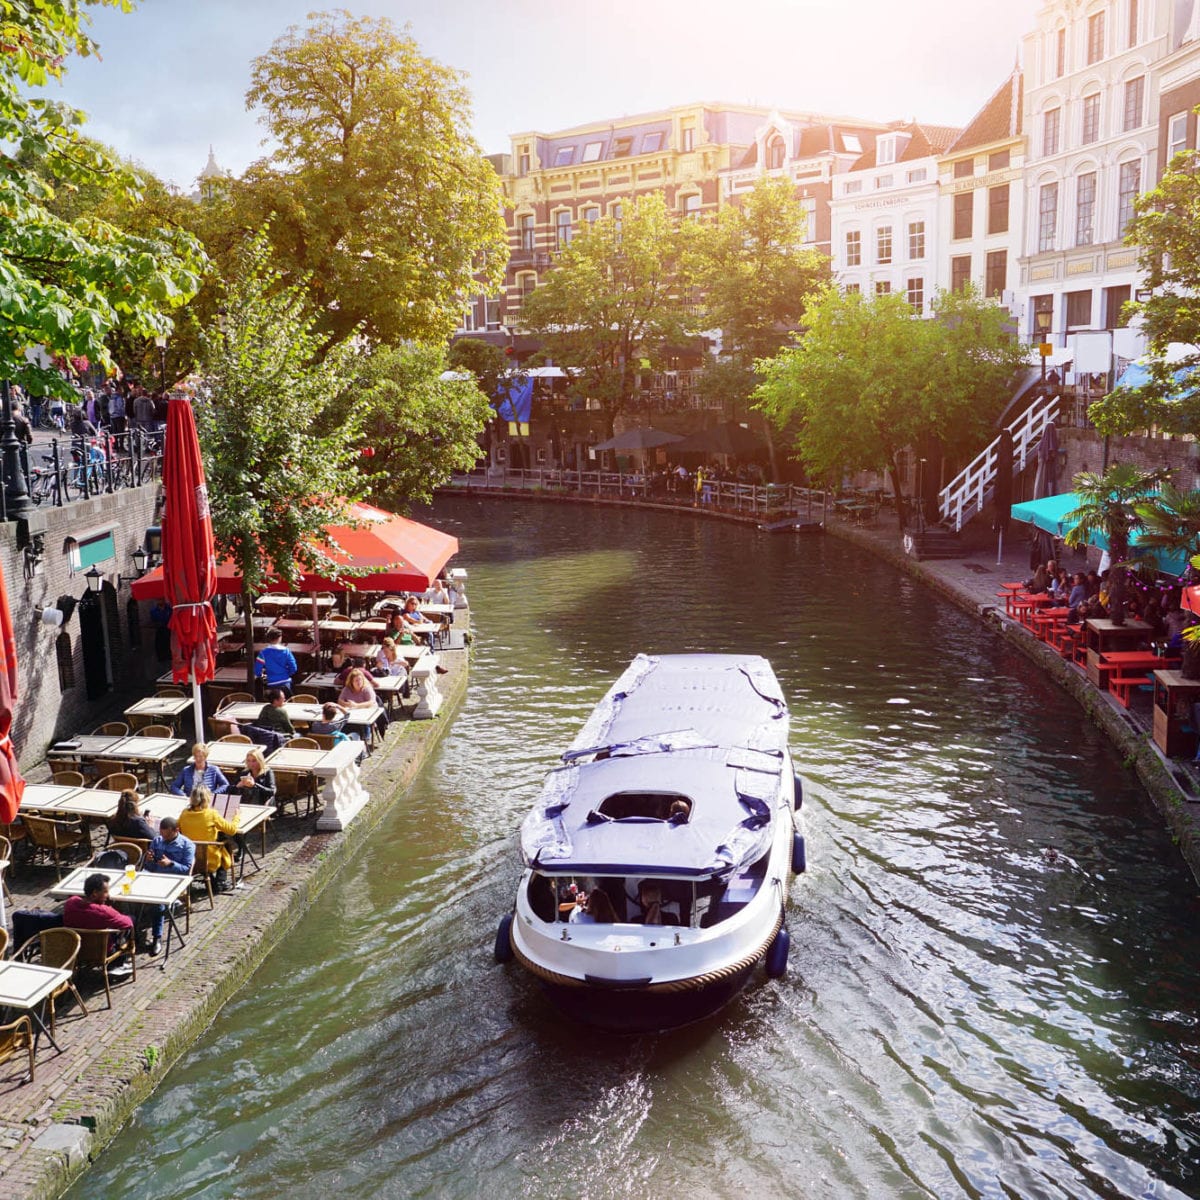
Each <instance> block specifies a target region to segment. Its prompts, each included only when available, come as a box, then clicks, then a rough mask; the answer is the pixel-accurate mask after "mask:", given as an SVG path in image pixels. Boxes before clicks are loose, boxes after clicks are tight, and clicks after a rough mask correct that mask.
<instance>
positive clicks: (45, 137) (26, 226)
mask: <svg viewBox="0 0 1200 1200" xmlns="http://www.w3.org/2000/svg"><path fill="white" fill-rule="evenodd" d="M95 3H97V4H104V5H106V6H107V7H111V8H117V9H121V10H123V11H129V9H130V8H131V7H132V5H131V3H130V0H95ZM86 20H87V17H86V13H85V11H84V10H83V8H82V6H81V5H80V4H78V3H76V2H75V0H38V2H37V3H29V2H27V0H5V2H4V3H3V4H0V43H2V44H3V49H4V53H3V54H2V55H0V142H2V143H5V144H7V145H10V146H12V147H13V148H14V153H13V154H12V155H11V156H6V157H4V159H3V163H2V169H0V360H2V361H3V363H4V366H3V368H2V369H3V371H4V372H5V373H6V374H7V375H8V377H9V378H11V379H13V380H15V381H17V382H20V383H23V384H25V385H27V386H28V387H29V388H30V389H31V390H32V391H34V392H35V393H59V394H66V393H67V392H68V384H67V383H66V382H65V381H64V380H63V379H62V377H61V376H60V375H59V374H58V372H57V371H54V370H51V369H47V368H43V367H40V366H39V365H37V363H36V362H32V361H30V360H29V359H28V358H27V357H26V355H27V352H29V351H32V350H34V349H35V348H37V347H44V348H45V349H46V350H47V351H49V352H50V353H51V354H52V355H63V356H66V357H69V358H79V357H84V358H87V359H88V360H89V361H91V362H99V363H101V364H104V365H106V366H107V365H111V364H112V357H111V352H110V348H109V345H108V339H109V336H110V334H111V333H112V332H113V331H114V330H115V329H117V328H119V327H120V328H124V329H126V330H129V331H132V332H134V333H137V334H139V335H142V336H149V337H153V336H155V335H156V334H167V333H169V332H170V330H171V327H172V323H171V318H170V316H169V313H170V312H171V311H172V310H173V309H176V308H178V307H180V306H181V305H183V304H185V303H186V302H187V301H188V300H189V299H190V298H191V296H192V295H194V294H195V292H196V290H197V288H198V287H199V274H200V272H201V270H202V269H203V267H204V262H205V260H204V255H203V251H202V250H201V248H200V246H199V243H198V242H197V241H196V240H195V239H194V238H192V237H190V236H189V235H188V234H186V233H184V232H182V231H180V230H177V229H164V228H147V229H145V230H143V231H141V232H138V233H133V232H130V231H128V230H126V229H123V228H121V227H119V226H117V225H116V224H114V223H113V222H111V221H109V220H105V219H104V218H103V217H101V216H99V215H96V214H95V213H92V212H82V213H80V214H78V215H73V214H70V213H65V214H60V213H59V212H56V211H55V208H54V200H55V193H56V188H89V189H98V190H100V191H102V192H106V193H114V192H120V193H122V194H124V195H125V196H126V197H128V198H130V199H131V200H136V198H137V196H138V194H139V184H140V181H139V179H138V177H137V176H136V174H134V173H133V172H132V171H130V170H129V169H128V168H127V167H125V166H124V165H123V164H121V163H119V162H118V161H116V160H115V159H114V158H113V157H112V156H111V155H109V154H108V153H107V152H105V151H104V150H103V148H101V147H99V146H98V145H97V144H96V143H94V142H89V141H87V140H86V139H84V138H83V137H82V136H81V134H80V126H81V125H82V123H83V120H84V115H83V113H81V112H79V111H78V110H76V109H72V108H70V107H69V106H67V105H65V104H62V103H60V102H58V101H55V100H51V99H48V98H46V97H45V96H43V95H40V94H38V89H39V88H41V87H43V86H45V85H46V84H47V83H49V82H50V81H52V80H57V79H60V78H61V77H62V75H63V73H64V71H65V63H66V61H67V59H68V58H69V57H70V56H71V55H73V54H74V55H81V56H84V55H89V54H92V53H94V51H95V45H94V43H93V42H92V40H91V39H90V38H89V37H88V36H87V33H86V30H85V23H86Z"/></svg>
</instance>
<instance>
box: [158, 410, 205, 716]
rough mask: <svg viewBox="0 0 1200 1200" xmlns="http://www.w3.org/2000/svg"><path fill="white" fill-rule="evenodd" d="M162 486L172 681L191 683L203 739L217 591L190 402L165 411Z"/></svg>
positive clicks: (163, 545) (194, 420)
mask: <svg viewBox="0 0 1200 1200" xmlns="http://www.w3.org/2000/svg"><path fill="white" fill-rule="evenodd" d="M163 487H164V489H165V495H166V509H165V511H164V513H163V522H162V550H163V562H162V583H163V595H165V596H166V599H167V603H168V604H170V605H171V678H172V679H174V680H175V682H176V683H186V682H188V680H189V679H190V680H191V683H192V695H193V698H194V701H195V708H196V736H197V737H198V738H200V737H203V736H204V722H203V714H202V713H201V711H200V685H201V684H202V683H207V682H208V681H209V680H210V679H212V677H213V672H214V671H215V669H216V645H217V620H216V617H215V616H214V615H213V610H212V603H211V601H212V598H213V595H214V594H215V592H216V588H217V564H216V557H215V554H214V550H213V531H212V516H211V515H210V513H209V508H208V485H207V483H206V482H205V479H204V464H203V463H202V462H201V461H200V441H199V439H198V438H197V436H196V418H195V416H194V415H193V414H192V405H191V401H189V400H183V399H174V400H172V401H171V402H170V404H169V405H168V407H167V441H166V447H165V449H164V451H163Z"/></svg>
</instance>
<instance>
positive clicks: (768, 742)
mask: <svg viewBox="0 0 1200 1200" xmlns="http://www.w3.org/2000/svg"><path fill="white" fill-rule="evenodd" d="M787 739H788V713H787V705H786V703H785V702H784V699H783V694H782V692H781V691H780V689H779V683H778V681H777V680H776V678H775V675H774V672H773V671H772V670H771V666H770V664H769V663H768V662H767V661H766V659H764V658H760V657H757V656H753V655H733V654H678V655H664V656H662V657H657V658H651V657H648V656H646V655H639V656H638V657H637V658H636V659H635V660H634V661H633V662H632V663H631V664H630V666H629V667H628V669H627V670H626V671H625V673H624V674H623V675H622V676H621V678H620V679H618V680H617V682H616V683H615V684H613V686H612V688H611V689H610V690H609V692H608V694H607V695H606V696H605V697H604V699H603V700H601V701H600V703H599V704H598V705H597V706H596V709H595V710H594V711H593V713H592V715H591V716H590V717H589V718H588V721H587V723H586V724H585V725H584V727H583V729H582V730H581V731H580V733H579V735H578V736H577V737H576V739H575V741H574V743H573V744H572V746H571V748H570V749H569V750H568V751H567V752H566V753H565V754H564V755H563V763H564V765H563V766H561V767H558V768H556V769H555V770H553V771H551V773H550V776H549V778H548V779H547V780H546V783H545V786H544V787H543V789H542V794H541V796H540V797H539V799H538V802H537V804H535V805H534V808H533V811H532V812H531V813H530V814H529V816H528V817H527V818H526V819H525V823H524V824H523V826H522V827H521V853H522V856H523V858H524V860H525V864H526V865H527V866H529V867H534V868H537V869H540V870H544V871H548V872H553V873H555V874H581V875H634V874H647V875H650V874H653V875H664V876H680V877H691V878H709V877H712V876H718V877H723V876H725V875H728V874H729V873H731V872H733V871H734V870H735V869H737V868H738V867H739V866H741V865H744V864H748V863H750V862H753V861H754V860H755V859H756V858H758V857H761V855H762V854H763V853H765V852H766V850H767V848H768V847H769V845H770V842H771V837H772V831H771V823H772V816H773V813H774V811H775V804H776V799H777V797H778V794H779V787H780V778H779V777H780V773H781V772H782V770H783V767H784V763H785V762H786V760H787ZM660 797H661V803H660V804H657V805H656V804H655V800H656V798H660ZM677 798H682V799H684V800H686V801H687V802H688V804H689V806H690V809H689V812H688V813H687V817H686V819H685V820H681V819H678V818H676V819H668V818H666V816H665V814H666V812H667V809H668V808H669V805H670V802H671V801H673V800H675V799H677ZM639 808H640V810H641V811H639ZM654 810H656V811H657V812H658V814H659V815H647V814H648V813H649V812H651V811H654Z"/></svg>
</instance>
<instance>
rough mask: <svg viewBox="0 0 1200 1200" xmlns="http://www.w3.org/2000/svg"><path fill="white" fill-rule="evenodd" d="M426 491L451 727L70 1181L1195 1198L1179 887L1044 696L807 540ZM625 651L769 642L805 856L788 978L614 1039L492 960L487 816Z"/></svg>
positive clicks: (1129, 800)
mask: <svg viewBox="0 0 1200 1200" xmlns="http://www.w3.org/2000/svg"><path fill="white" fill-rule="evenodd" d="M435 516H436V520H437V523H438V524H439V525H442V526H444V527H446V528H447V529H450V530H451V531H452V532H454V533H456V534H457V535H458V536H459V537H460V539H461V540H462V543H463V556H462V557H463V560H464V561H465V562H466V563H467V564H468V566H469V567H470V569H471V578H470V586H469V593H470V597H471V608H472V622H473V625H474V628H475V630H476V643H475V650H474V658H473V662H472V670H471V681H470V692H469V695H468V698H467V700H466V703H465V705H464V707H463V709H462V711H461V714H460V715H459V717H458V718H457V721H456V724H455V726H454V728H453V729H452V730H450V731H449V733H448V736H447V737H446V738H445V740H444V741H443V742H442V744H441V747H440V749H439V751H438V753H437V754H436V756H435V758H434V760H433V761H432V762H431V764H430V765H429V766H428V767H427V768H426V770H425V771H424V773H423V774H422V775H421V776H420V778H419V779H418V781H417V783H416V785H415V786H414V788H413V789H412V792H411V794H410V796H408V797H407V798H405V799H404V800H403V801H402V802H401V803H400V804H399V805H398V806H397V807H396V809H395V811H394V814H393V816H392V817H391V818H389V820H388V821H387V822H386V823H385V826H384V828H383V829H382V830H381V831H380V832H379V833H378V834H376V835H375V836H374V837H373V839H372V840H371V842H370V844H368V845H367V846H366V847H365V849H364V850H363V852H362V853H360V854H359V856H358V857H357V858H356V859H354V860H353V861H352V862H351V863H350V865H349V866H348V867H347V868H346V870H345V871H344V873H343V874H342V875H340V876H339V877H338V879H337V880H335V881H334V883H333V884H332V885H331V886H330V887H329V888H328V889H327V891H326V892H325V893H324V894H323V896H322V897H321V898H320V900H319V901H318V902H317V903H316V904H315V905H314V906H313V908H312V909H311V910H310V911H309V912H308V913H307V915H306V916H305V917H304V918H303V919H302V921H301V922H300V923H299V924H298V926H297V927H296V929H295V930H294V932H293V933H291V934H290V935H289V936H288V938H287V939H286V940H285V941H284V942H283V943H282V944H281V945H280V947H279V948H278V950H277V951H276V952H275V953H274V954H273V955H272V956H271V958H270V959H269V960H268V962H267V964H266V965H265V966H264V967H263V968H262V969H261V970H260V971H259V972H258V974H257V975H255V977H254V978H253V979H252V980H251V982H250V984H249V985H248V986H247V987H246V988H245V989H244V990H243V991H242V992H241V993H240V995H239V996H238V997H236V998H235V1000H234V1001H233V1002H232V1003H231V1004H230V1005H229V1006H228V1007H227V1008H226V1009H225V1010H224V1012H223V1013H222V1014H221V1016H220V1018H219V1020H218V1021H217V1023H216V1025H215V1026H214V1027H213V1029H212V1030H211V1031H210V1033H209V1035H208V1036H207V1037H206V1038H205V1039H204V1040H202V1041H201V1042H200V1043H199V1044H198V1045H197V1047H196V1048H195V1050H194V1052H193V1053H192V1054H191V1055H190V1057H189V1058H188V1059H186V1060H185V1061H184V1062H183V1063H181V1064H180V1066H179V1067H178V1068H177V1069H176V1070H174V1071H173V1072H172V1073H171V1074H170V1075H169V1076H168V1078H167V1080H166V1081H165V1083H164V1084H163V1086H162V1088H161V1089H160V1090H159V1092H158V1093H157V1095H156V1096H155V1097H154V1098H153V1099H152V1100H151V1101H150V1102H149V1103H147V1104H146V1105H145V1106H144V1107H143V1108H142V1109H141V1110H140V1111H139V1112H138V1114H137V1115H136V1117H135V1118H134V1120H133V1121H132V1123H131V1124H130V1126H129V1127H128V1128H127V1129H126V1130H125V1131H124V1132H123V1133H122V1134H121V1136H120V1137H119V1138H118V1139H117V1140H116V1141H115V1142H114V1143H113V1145H112V1146H111V1147H110V1149H109V1150H108V1151H107V1152H106V1153H105V1154H104V1155H103V1156H102V1157H101V1159H100V1160H99V1162H98V1163H97V1165H96V1167H95V1168H94V1169H93V1170H92V1171H91V1172H89V1173H88V1174H87V1175H86V1176H85V1177H84V1179H83V1180H82V1181H81V1182H80V1183H79V1184H78V1185H77V1187H76V1189H75V1191H74V1192H72V1193H71V1194H72V1195H74V1196H78V1197H84V1196H95V1195H103V1196H106V1197H109V1198H110V1200H115V1198H117V1197H135V1196H136V1197H146V1198H147V1200H149V1198H153V1200H159V1198H160V1197H161V1196H162V1195H163V1192H164V1187H166V1189H167V1190H168V1191H169V1192H170V1193H171V1195H173V1196H177V1197H183V1196H199V1195H203V1196H205V1197H217V1196H228V1197H253V1196H261V1197H275V1196H280V1195H284V1194H294V1195H304V1196H317V1195H337V1194H340V1195H352V1196H395V1197H401V1196H410V1195H418V1194H424V1195H437V1196H474V1195H477V1194H479V1193H480V1192H483V1191H487V1192H489V1193H491V1194H494V1195H497V1196H513V1195H529V1196H559V1195H561V1196H588V1197H608V1196H640V1195H644V1194H646V1193H647V1192H648V1191H650V1190H652V1191H653V1192H654V1193H656V1194H659V1195H681V1194H692V1195H697V1196H709V1195H734V1194H749V1193H756V1194H761V1193H763V1192H765V1191H766V1190H767V1189H777V1190H779V1191H781V1192H782V1193H784V1194H791V1195H802V1196H810V1197H824V1196H830V1197H834V1196H837V1197H844V1196H866V1195H872V1196H900V1195H904V1196H931V1197H938V1198H946V1197H954V1196H976V1195H989V1196H998V1195H1020V1196H1059V1195H1062V1196H1068V1195H1069V1196H1081V1195H1101V1196H1117V1195H1142V1196H1150V1195H1153V1196H1156V1197H1165V1196H1180V1197H1182V1196H1192V1195H1196V1194H1197V1192H1198V1191H1200V1166H1198V1164H1200V1119H1198V1117H1197V1112H1198V1111H1200V933H1198V932H1197V927H1198V922H1197V916H1198V915H1200V903H1198V900H1197V895H1196V889H1195V884H1194V881H1193V879H1192V877H1191V875H1190V873H1189V872H1188V870H1187V868H1186V866H1185V865H1184V863H1183V861H1182V859H1181V858H1180V856H1179V855H1178V853H1177V851H1176V850H1175V848H1174V847H1173V845H1172V844H1171V841H1170V839H1169V836H1168V834H1167V833H1166V832H1165V831H1164V829H1163V827H1162V822H1161V820H1160V818H1159V817H1158V815H1157V813H1156V812H1155V811H1154V809H1153V807H1152V805H1151V804H1150V802H1149V800H1148V799H1147V797H1146V795H1145V794H1144V792H1143V791H1142V789H1141V788H1140V786H1139V785H1138V784H1137V782H1136V780H1135V779H1133V777H1132V776H1131V775H1130V774H1129V773H1128V772H1127V771H1126V770H1124V769H1123V767H1122V764H1121V762H1120V760H1119V759H1118V758H1117V756H1116V755H1115V754H1114V752H1113V751H1112V749H1111V748H1110V746H1109V744H1108V743H1107V741H1106V740H1105V739H1104V737H1103V735H1102V734H1101V733H1100V732H1099V731H1098V730H1097V729H1095V728H1094V727H1093V726H1092V724H1091V723H1090V722H1089V721H1088V719H1087V717H1086V716H1085V714H1084V713H1083V712H1082V711H1081V710H1080V708H1079V707H1078V705H1077V704H1076V703H1075V702H1074V701H1073V700H1072V699H1071V698H1070V697H1069V696H1067V695H1066V694H1064V693H1063V692H1062V691H1060V690H1059V689H1058V688H1057V687H1056V686H1054V685H1053V684H1052V683H1050V682H1049V681H1048V680H1045V679H1044V678H1043V677H1042V676H1041V675H1040V674H1039V673H1038V672H1037V671H1036V670H1034V669H1033V668H1032V667H1031V666H1030V664H1029V662H1028V661H1027V660H1026V659H1025V658H1023V657H1022V656H1021V655H1019V654H1017V653H1015V652H1014V651H1012V650H1011V649H1009V648H1008V647H1007V646H1006V645H1005V643H1004V642H1003V640H1002V639H1001V638H999V637H997V636H996V635H995V634H993V633H992V632H990V631H989V630H987V629H985V628H984V627H983V626H982V625H981V624H980V623H978V622H977V621H975V620H973V619H972V618H970V617H969V616H967V615H964V614H963V613H961V612H960V611H958V610H957V609H955V608H953V607H952V606H950V605H949V604H947V603H944V602H943V601H941V600H940V599H938V598H937V597H935V596H934V595H932V594H931V593H930V592H928V591H926V590H924V589H923V588H922V587H921V586H920V585H919V584H917V583H916V582H915V581H913V580H911V579H909V578H908V577H906V576H904V575H902V574H900V573H899V572H897V571H896V570H894V569H892V568H891V567H890V566H887V565H883V564H880V563H877V562H874V561H864V560H863V556H862V554H861V552H859V551H857V550H855V549H854V548H853V547H852V546H849V545H847V544H845V543H842V542H838V541H836V540H834V539H831V538H823V537H820V536H810V537H807V538H801V537H792V536H784V537H775V538H772V537H768V536H766V535H763V534H759V533H757V532H756V531H754V530H752V529H747V528H743V527H736V526H728V525H724V524H716V523H712V524H708V523H702V522H693V521H690V520H687V519H680V518H678V517H675V516H672V515H670V514H658V513H648V512H638V511H626V510H593V509H588V508H582V507H573V506H569V505H563V506H561V507H559V506H550V505H526V504H511V505H509V504H505V503H504V502H503V501H496V500H490V501H473V500H461V501H459V500H453V501H445V502H443V503H440V504H439V506H438V507H437V509H436V512H435ZM642 650H644V651H647V652H655V651H663V652H666V651H694V650H738V651H746V652H753V653H760V654H764V655H766V656H767V657H768V658H769V659H770V660H771V661H772V663H773V664H774V667H775V671H776V673H777V675H778V676H779V678H780V681H781V682H782V684H783V687H784V690H785V692H786V693H787V695H788V697H789V700H790V703H791V708H792V747H793V754H794V756H795V758H796V762H797V765H798V767H799V769H800V770H801V771H802V772H803V773H804V774H805V775H806V776H807V778H808V779H809V780H810V783H811V786H810V787H809V797H808V805H809V807H808V820H809V834H810V840H809V874H808V876H807V877H806V878H804V879H802V880H800V881H798V884H797V886H796V887H795V888H794V890H793V900H792V903H791V904H790V906H789V912H788V922H789V926H790V929H791V932H792V959H791V970H790V973H789V976H788V978H787V979H786V980H784V981H783V982H781V983H766V982H764V981H763V980H762V976H761V974H760V975H758V976H757V977H756V979H755V981H754V982H753V983H752V984H751V986H750V988H749V989H748V990H747V991H746V992H745V993H744V994H743V995H742V997H740V998H739V999H738V1000H737V1001H735V1002H734V1004H733V1005H732V1006H731V1007H729V1008H728V1009H726V1010H725V1012H724V1013H723V1014H722V1015H721V1016H719V1017H718V1018H716V1019H714V1020H711V1021H708V1022H706V1023H704V1024H702V1025H699V1026H694V1027H692V1028H689V1029H685V1030H683V1031H680V1032H676V1033H673V1034H670V1035H665V1036H647V1037H639V1038H617V1037H608V1036H605V1035H601V1034H597V1033H596V1032H594V1031H590V1030H581V1029H577V1028H574V1027H571V1026H569V1025H567V1024H564V1023H563V1021H562V1020H561V1019H560V1018H559V1017H557V1016H556V1015H555V1013H554V1012H553V1010H552V1009H551V1008H550V1007H549V1006H548V1004H546V1003H545V1001H544V1000H543V999H542V997H541V996H540V995H539V994H538V992H537V990H536V987H535V986H534V985H533V984H532V983H531V982H530V981H529V980H528V979H527V978H525V977H524V976H522V975H520V974H519V973H518V971H517V969H516V968H515V967H508V968H499V967H496V966H494V965H493V963H492V958H491V950H492V939H493V933H494V930H495V926H496V922H497V920H498V918H499V917H500V915H501V914H502V913H503V912H504V911H505V910H506V909H507V908H508V907H509V906H510V904H511V901H512V895H513V889H514V886H515V883H516V880H517V877H518V873H519V872H518V865H517V862H516V859H515V848H516V837H515V833H516V829H517V826H518V825H519V823H520V821H521V819H522V818H523V817H524V815H525V813H526V811H527V810H528V808H529V806H530V804H531V803H532V801H533V798H534V797H535V796H536V794H537V792H538V789H539V787H540V785H541V781H542V778H543V776H544V774H545V772H546V770H547V769H548V768H549V767H550V766H551V764H552V763H553V762H554V761H555V757H556V755H557V754H558V752H559V751H560V750H561V749H563V748H564V747H565V746H566V745H567V743H568V742H569V741H570V739H571V737H572V736H573V735H574V733H575V731H576V729H577V728H578V726H579V724H580V723H581V722H582V720H583V719H584V717H585V716H586V714H587V713H588V711H589V710H590V709H591V707H592V705H593V704H594V703H595V702H596V700H597V699H598V698H599V697H600V696H601V695H602V694H603V692H604V691H605V689H606V688H607V686H608V684H609V683H610V682H611V680H612V679H613V678H614V677H615V676H616V675H617V674H618V672H619V671H620V670H621V669H622V667H623V666H624V665H625V664H626V663H627V662H628V661H629V659H630V658H631V657H632V656H633V655H634V654H635V653H637V652H638V651H642ZM1049 849H1053V851H1054V852H1055V854H1054V855H1053V856H1051V855H1047V854H1046V853H1045V851H1047V850H1049Z"/></svg>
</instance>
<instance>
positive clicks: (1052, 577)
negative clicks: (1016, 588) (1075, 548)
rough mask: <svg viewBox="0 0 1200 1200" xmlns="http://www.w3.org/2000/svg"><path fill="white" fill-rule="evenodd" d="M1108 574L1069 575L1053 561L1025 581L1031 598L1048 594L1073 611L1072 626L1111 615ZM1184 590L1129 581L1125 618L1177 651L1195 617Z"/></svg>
mask: <svg viewBox="0 0 1200 1200" xmlns="http://www.w3.org/2000/svg"><path fill="white" fill-rule="evenodd" d="M1109 576H1110V572H1109V571H1103V572H1098V571H1076V572H1074V573H1073V574H1072V573H1069V572H1068V571H1066V570H1065V569H1064V568H1063V567H1060V566H1059V564H1058V563H1057V562H1056V561H1055V560H1054V559H1050V560H1049V561H1047V562H1045V563H1041V564H1039V565H1038V567H1037V569H1036V570H1035V571H1034V573H1033V576H1032V578H1030V579H1028V580H1026V581H1025V590H1026V591H1027V592H1029V593H1030V594H1031V595H1034V596H1036V595H1042V594H1047V595H1049V596H1051V597H1053V598H1054V600H1055V601H1056V602H1058V603H1059V604H1061V605H1064V606H1066V607H1067V608H1069V609H1070V610H1071V611H1070V613H1069V615H1068V616H1067V623H1068V624H1069V625H1081V624H1083V622H1084V621H1093V620H1098V619H1102V618H1104V617H1107V616H1108V615H1109V594H1108V586H1109ZM1182 597H1183V591H1182V587H1171V588H1166V589H1162V588H1157V587H1154V588H1147V587H1144V586H1139V585H1138V584H1137V583H1135V582H1133V580H1132V578H1130V577H1127V586H1126V589H1125V615H1126V616H1127V617H1130V618H1133V619H1137V620H1142V621H1145V622H1146V624H1147V625H1149V626H1150V629H1151V634H1152V636H1153V637H1154V638H1156V639H1162V640H1164V641H1165V642H1166V644H1167V648H1168V649H1169V650H1178V649H1179V647H1180V645H1181V644H1182V640H1183V631H1184V630H1185V629H1186V628H1187V627H1188V626H1189V625H1190V624H1192V623H1193V621H1194V619H1195V618H1194V617H1193V616H1192V614H1191V613H1190V612H1187V611H1185V610H1184V609H1183V607H1182Z"/></svg>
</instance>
